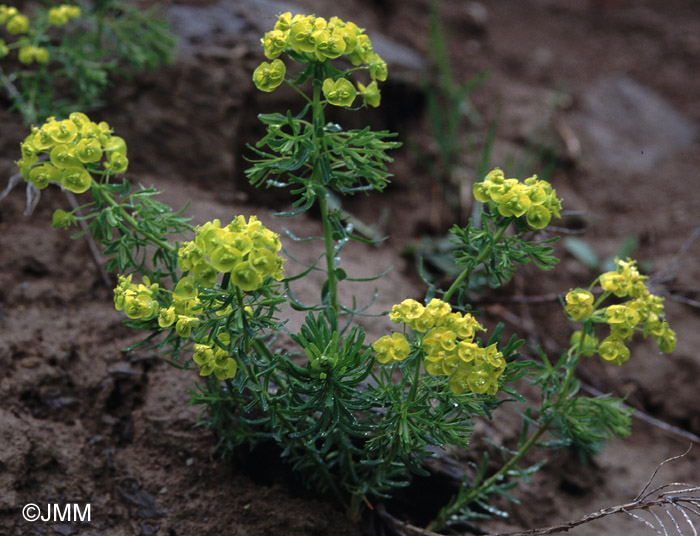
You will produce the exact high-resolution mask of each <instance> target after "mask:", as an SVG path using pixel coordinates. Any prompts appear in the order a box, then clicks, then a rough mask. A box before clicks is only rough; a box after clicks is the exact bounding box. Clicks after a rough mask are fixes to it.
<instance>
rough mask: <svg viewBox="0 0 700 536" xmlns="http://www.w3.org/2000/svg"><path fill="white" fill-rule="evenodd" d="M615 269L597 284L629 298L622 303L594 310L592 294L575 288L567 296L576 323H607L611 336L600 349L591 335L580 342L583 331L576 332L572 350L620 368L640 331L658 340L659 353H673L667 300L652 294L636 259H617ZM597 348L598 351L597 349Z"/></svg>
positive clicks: (673, 340)
mask: <svg viewBox="0 0 700 536" xmlns="http://www.w3.org/2000/svg"><path fill="white" fill-rule="evenodd" d="M615 265H616V270H614V271H612V272H606V273H604V274H602V275H601V276H600V277H599V279H598V281H599V282H600V286H601V287H602V288H603V290H604V291H606V292H607V293H610V294H613V295H615V296H617V297H618V298H628V299H627V300H626V301H623V302H622V303H615V304H613V305H609V306H607V307H602V308H600V309H598V310H595V311H594V304H593V301H594V300H593V294H591V293H590V292H589V291H587V290H583V289H575V290H572V291H570V292H569V293H568V294H567V295H566V311H567V312H568V313H569V315H570V316H571V318H572V319H573V320H576V321H587V320H589V319H592V320H593V321H594V322H604V323H606V324H607V325H608V326H609V328H610V335H609V336H608V337H607V338H606V339H605V340H604V341H603V342H602V343H601V344H600V346H597V340H596V339H595V337H593V336H592V335H586V336H585V338H584V341H583V342H581V332H580V331H577V332H576V333H574V335H573V336H572V339H571V345H572V348H576V347H579V349H580V350H581V353H582V354H583V355H587V356H588V355H592V353H593V352H595V351H596V349H597V351H598V354H599V355H600V356H601V357H602V358H603V359H605V360H606V361H610V362H611V363H616V364H618V365H620V364H622V363H624V362H625V361H627V360H628V359H629V355H630V354H629V349H628V348H627V347H626V345H625V341H629V340H631V339H632V337H633V336H634V333H635V331H641V332H642V334H643V335H644V336H645V337H648V336H649V335H651V336H653V337H654V338H656V344H657V346H658V347H659V350H660V351H662V352H664V353H670V352H672V351H673V350H674V349H675V346H676V333H675V332H674V331H673V330H672V329H671V328H670V327H669V325H668V322H666V320H665V319H664V305H663V302H664V299H663V298H662V297H660V296H656V295H654V294H652V293H651V292H650V291H649V289H648V288H647V287H646V285H645V283H644V281H645V280H646V279H647V277H646V276H643V275H641V274H640V273H639V270H638V269H637V263H636V262H635V261H633V260H630V259H628V260H625V261H622V260H620V259H615ZM596 346H597V348H596Z"/></svg>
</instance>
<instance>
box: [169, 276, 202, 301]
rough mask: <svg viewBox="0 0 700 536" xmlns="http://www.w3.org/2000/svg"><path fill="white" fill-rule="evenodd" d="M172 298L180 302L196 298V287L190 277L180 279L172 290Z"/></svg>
mask: <svg viewBox="0 0 700 536" xmlns="http://www.w3.org/2000/svg"><path fill="white" fill-rule="evenodd" d="M173 296H174V297H175V298H179V299H181V300H189V299H192V298H194V297H196V296H197V287H196V286H195V284H194V278H193V277H191V276H188V277H183V278H182V279H180V280H179V281H178V282H177V284H176V285H175V288H174V289H173Z"/></svg>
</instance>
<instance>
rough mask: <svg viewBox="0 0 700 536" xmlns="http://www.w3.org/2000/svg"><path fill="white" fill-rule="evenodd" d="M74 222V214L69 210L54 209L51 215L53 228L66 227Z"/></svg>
mask: <svg viewBox="0 0 700 536" xmlns="http://www.w3.org/2000/svg"><path fill="white" fill-rule="evenodd" d="M74 223H75V216H73V214H71V213H70V212H66V211H65V210H61V209H60V208H59V209H57V210H55V211H54V213H53V216H52V217H51V226H52V227H53V228H54V229H66V228H68V227H70V226H71V225H73V224H74Z"/></svg>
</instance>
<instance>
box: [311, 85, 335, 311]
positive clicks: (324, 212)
mask: <svg viewBox="0 0 700 536" xmlns="http://www.w3.org/2000/svg"><path fill="white" fill-rule="evenodd" d="M313 86H314V94H313V101H312V114H313V119H312V127H311V128H312V129H313V141H314V148H315V154H314V161H313V176H312V179H313V182H314V184H315V186H316V187H317V198H318V206H319V209H320V211H321V221H322V222H323V244H324V246H325V250H326V274H327V276H328V295H329V298H330V300H329V301H330V308H331V309H332V310H333V311H334V312H335V313H336V314H337V313H338V308H339V306H338V277H337V276H336V273H335V255H334V249H335V248H334V244H333V229H332V227H331V222H330V218H329V212H328V200H327V199H326V195H327V194H326V187H325V185H324V184H323V179H322V177H321V176H320V170H321V166H320V164H321V160H322V159H323V158H326V157H325V156H323V151H322V147H321V146H322V145H323V139H322V136H323V121H324V118H323V106H322V105H321V80H320V77H318V75H317V77H316V78H315V79H314V84H313ZM319 132H320V133H321V136H319Z"/></svg>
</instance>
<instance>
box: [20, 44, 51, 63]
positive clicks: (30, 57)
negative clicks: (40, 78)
mask: <svg viewBox="0 0 700 536" xmlns="http://www.w3.org/2000/svg"><path fill="white" fill-rule="evenodd" d="M17 59H18V60H19V61H20V63H24V64H25V65H29V64H31V63H34V62H35V61H36V62H37V63H46V62H47V61H49V51H48V50H46V49H45V48H42V47H34V46H31V45H27V46H23V47H22V48H20V49H19V51H18V52H17Z"/></svg>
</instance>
